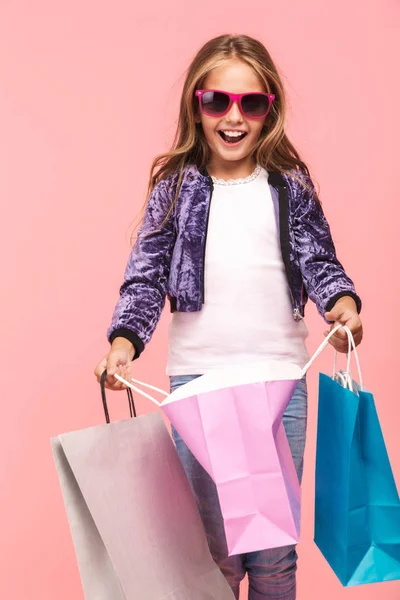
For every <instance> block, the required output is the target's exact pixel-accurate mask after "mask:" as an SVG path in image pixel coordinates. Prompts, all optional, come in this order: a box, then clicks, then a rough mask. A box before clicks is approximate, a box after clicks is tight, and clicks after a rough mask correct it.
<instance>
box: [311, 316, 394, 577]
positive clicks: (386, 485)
mask: <svg viewBox="0 0 400 600" xmlns="http://www.w3.org/2000/svg"><path fill="white" fill-rule="evenodd" d="M345 329H346V330H347V335H348V336H349V347H350V343H351V344H352V346H353V350H354V354H355V357H356V360H357V364H358V366H359V363H358V357H357V353H356V350H355V345H354V340H353V339H352V336H351V333H350V330H348V329H347V328H345ZM349 364H350V352H349V354H348V365H347V371H346V372H345V373H341V374H338V375H337V376H336V378H333V379H332V378H330V377H328V376H327V375H324V374H322V373H321V374H320V379H319V400H318V426H317V458H316V472H315V536H314V541H315V543H316V544H317V546H318V548H319V549H320V550H321V552H322V554H323V555H324V557H325V559H326V560H327V561H328V563H329V565H330V566H331V568H332V569H333V571H334V572H335V573H336V575H337V577H338V578H339V579H340V581H341V583H342V584H343V585H344V586H354V585H360V584H365V583H376V582H382V581H389V580H394V579H400V500H399V494H398V492H397V488H396V483H395V480H394V477H393V472H392V468H391V466H390V461H389V457H388V454H387V451H386V446H385V441H384V438H383V435H382V430H381V426H380V423H379V418H378V414H377V411H376V408H375V402H374V397H373V395H372V394H371V393H370V392H367V391H365V390H363V388H362V380H361V373H360V371H359V375H360V384H361V386H359V385H357V384H355V382H353V380H352V379H351V374H350V370H349Z"/></svg>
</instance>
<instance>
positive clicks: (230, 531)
mask: <svg viewBox="0 0 400 600" xmlns="http://www.w3.org/2000/svg"><path fill="white" fill-rule="evenodd" d="M333 333H334V332H332V334H333ZM332 334H330V335H332ZM329 337H330V336H329ZM326 345H328V338H327V339H326V340H325V341H324V342H323V345H322V346H321V348H319V349H318V351H317V353H316V354H315V355H314V357H313V358H312V359H311V360H310V362H309V363H308V364H307V365H306V367H305V368H304V369H301V368H300V367H299V366H297V365H294V364H291V363H285V362H284V361H264V362H260V363H252V364H247V365H243V366H241V367H240V368H239V367H237V366H235V367H234V368H226V369H218V370H215V371H213V372H210V373H207V374H205V375H202V376H200V377H198V378H196V379H194V380H192V381H190V382H189V383H187V384H185V385H182V386H181V387H179V388H178V389H177V390H175V391H174V392H172V393H171V394H167V393H166V392H163V390H160V389H158V388H155V387H153V386H151V385H148V384H144V383H143V382H140V381H138V380H136V379H132V381H133V382H134V383H136V384H139V385H142V386H143V387H147V388H150V389H153V390H156V391H158V392H160V393H162V394H164V395H165V396H166V399H165V400H164V401H163V402H162V403H161V408H162V410H163V411H164V413H165V414H166V415H167V417H168V418H169V419H170V421H171V423H172V424H173V425H174V427H175V428H176V429H177V431H178V432H179V434H180V435H181V437H182V438H183V440H184V441H185V443H186V444H187V446H188V447H189V448H190V450H191V452H192V453H193V454H194V456H195V457H196V458H197V460H198V461H199V462H200V464H201V465H202V466H203V468H204V469H205V470H206V471H207V473H208V474H209V475H210V477H211V478H212V479H213V481H214V482H215V484H216V487H217V491H218V498H219V502H220V507H221V512H222V516H223V520H224V530H225V536H226V541H227V547H228V553H229V555H236V554H244V553H247V552H253V551H257V550H265V549H268V548H276V547H279V546H286V545H288V544H295V543H297V542H298V541H299V537H300V496H301V494H300V485H299V480H298V477H297V473H296V469H295V466H294V463H293V458H292V454H291V451H290V447H289V443H288V440H287V437H286V433H285V429H284V426H283V423H282V417H283V414H284V412H285V410H286V408H287V405H288V404H289V402H290V399H291V397H292V395H293V392H294V390H295V388H296V386H297V384H298V382H299V380H300V379H301V378H302V377H303V376H304V374H305V372H306V370H307V369H308V368H309V367H310V365H311V364H312V361H313V360H314V359H315V358H316V356H318V354H319V353H320V352H321V351H322V349H323V347H325V346H326ZM117 378H118V379H120V381H123V382H124V383H125V384H126V385H127V386H129V387H131V388H132V389H134V390H135V391H136V392H138V393H141V394H142V395H143V396H145V397H147V398H149V399H150V400H151V401H153V402H156V403H157V401H156V400H155V399H154V398H153V397H152V396H151V395H149V394H147V393H146V392H144V391H143V390H141V389H140V388H139V387H137V386H135V385H134V384H133V383H132V382H128V381H125V380H124V379H123V378H121V377H119V376H117Z"/></svg>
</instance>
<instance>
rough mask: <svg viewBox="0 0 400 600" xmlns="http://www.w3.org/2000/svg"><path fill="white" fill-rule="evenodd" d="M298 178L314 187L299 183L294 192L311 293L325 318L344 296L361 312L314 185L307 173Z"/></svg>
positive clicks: (300, 247)
mask: <svg viewBox="0 0 400 600" xmlns="http://www.w3.org/2000/svg"><path fill="white" fill-rule="evenodd" d="M296 175H297V176H299V175H300V177H301V179H302V180H303V181H304V182H305V183H306V185H307V186H308V187H309V188H310V191H309V190H306V189H305V188H304V187H303V186H302V185H301V184H300V183H299V182H298V181H296V180H295V190H294V192H292V193H293V195H294V197H295V198H296V200H295V202H296V204H295V207H294V234H295V246H296V252H297V254H298V258H299V262H300V269H301V274H302V278H303V282H304V285H305V288H306V291H307V294H308V296H309V297H310V298H311V300H312V301H313V302H315V304H316V306H317V309H318V312H319V313H320V315H321V316H322V317H324V313H325V312H327V311H329V310H331V309H332V308H333V306H334V305H335V303H336V302H337V300H339V298H341V297H342V296H351V297H352V298H353V299H354V300H355V302H356V305H357V311H358V312H360V311H361V299H360V297H359V296H358V295H357V293H356V290H355V288H354V284H353V281H352V280H351V279H350V277H349V276H348V275H347V274H346V272H345V270H344V268H343V266H342V264H341V263H340V262H339V260H338V258H337V256H336V249H335V245H334V242H333V240H332V235H331V231H330V227H329V224H328V222H327V220H326V218H325V215H324V212H323V210H322V206H321V203H320V202H319V201H318V200H317V198H316V197H315V195H316V192H315V187H314V184H313V182H312V180H311V178H310V177H309V176H308V175H306V174H305V173H304V172H301V174H300V173H299V171H296ZM314 194H315V195H314ZM292 201H293V199H292ZM324 318H325V317H324Z"/></svg>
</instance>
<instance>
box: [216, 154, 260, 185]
mask: <svg viewBox="0 0 400 600" xmlns="http://www.w3.org/2000/svg"><path fill="white" fill-rule="evenodd" d="M255 168H256V161H255V160H254V158H253V157H252V156H248V157H247V158H245V159H243V160H240V161H233V160H232V161H222V160H220V159H218V158H214V157H213V158H211V161H210V163H209V165H208V167H207V171H208V173H209V174H210V175H211V176H212V177H217V178H218V179H242V178H244V177H248V176H249V175H251V174H252V173H253V171H254V169H255Z"/></svg>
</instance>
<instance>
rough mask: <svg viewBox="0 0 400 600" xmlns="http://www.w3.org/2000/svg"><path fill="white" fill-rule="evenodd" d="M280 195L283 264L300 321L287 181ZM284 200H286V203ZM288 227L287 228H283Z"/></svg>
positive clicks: (297, 319) (295, 317)
mask: <svg viewBox="0 0 400 600" xmlns="http://www.w3.org/2000/svg"><path fill="white" fill-rule="evenodd" d="M282 194H284V195H285V198H281V195H282ZM278 195H279V223H280V232H279V234H280V242H281V250H282V258H283V264H284V265H285V272H286V279H287V282H288V288H289V293H290V298H291V300H292V308H293V318H294V319H295V321H299V320H300V319H302V318H303V317H302V316H301V312H300V308H299V307H298V306H297V303H296V301H295V299H294V293H293V282H292V274H291V272H290V255H289V252H288V244H289V199H288V191H287V185H286V184H285V183H283V185H282V183H281V184H279V183H278ZM283 200H286V202H285V203H284V202H283ZM284 227H287V230H286V229H285V230H284V229H283V228H284Z"/></svg>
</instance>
